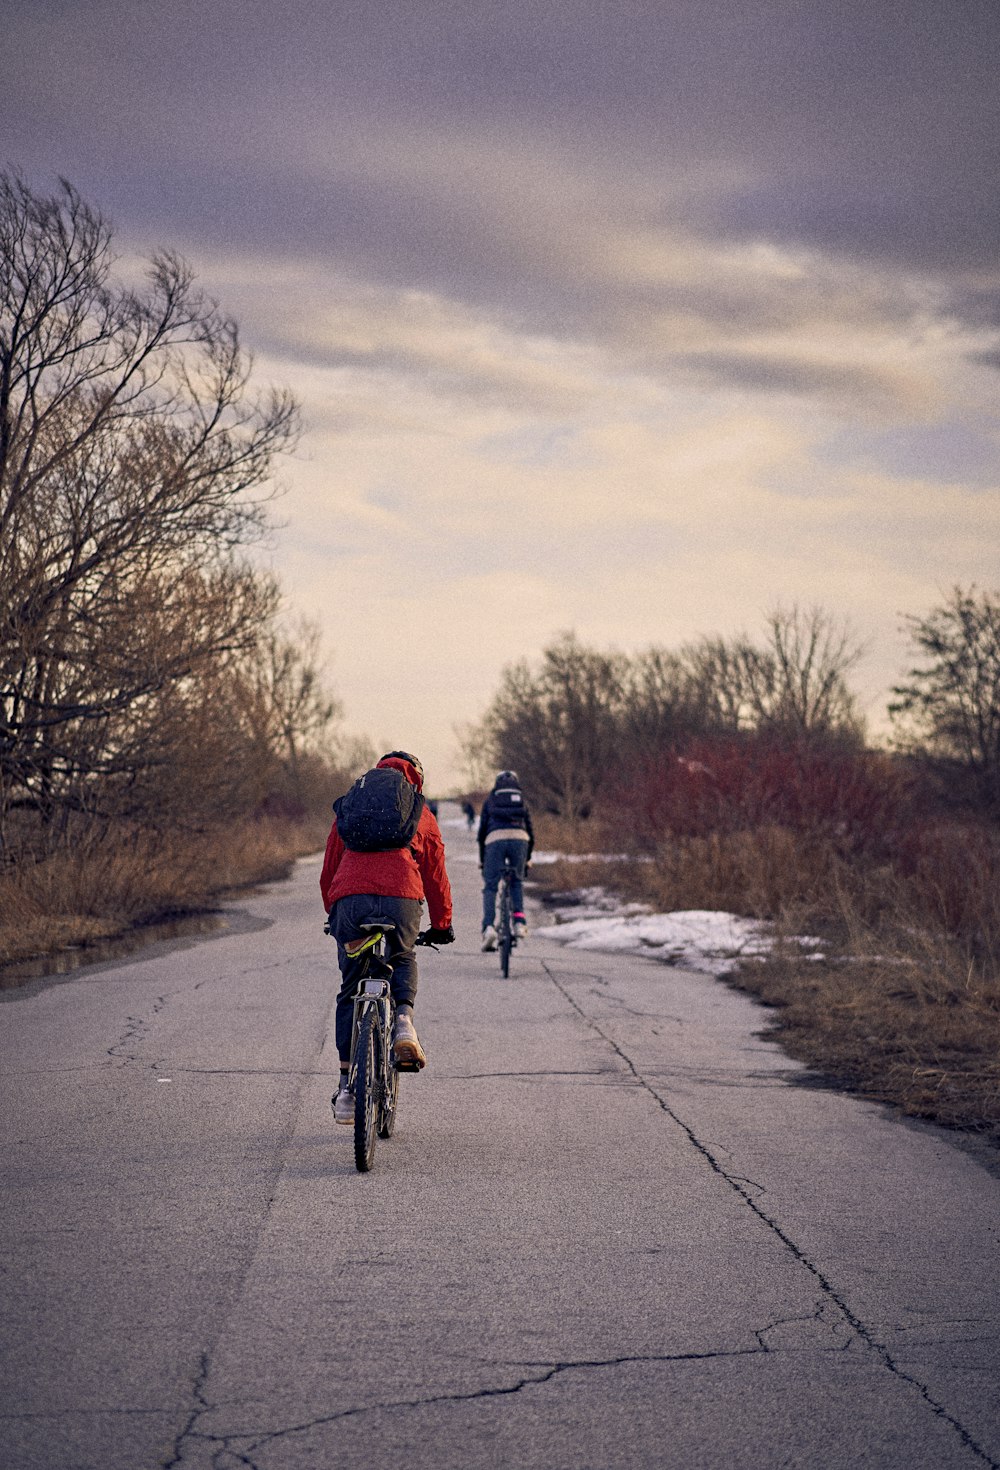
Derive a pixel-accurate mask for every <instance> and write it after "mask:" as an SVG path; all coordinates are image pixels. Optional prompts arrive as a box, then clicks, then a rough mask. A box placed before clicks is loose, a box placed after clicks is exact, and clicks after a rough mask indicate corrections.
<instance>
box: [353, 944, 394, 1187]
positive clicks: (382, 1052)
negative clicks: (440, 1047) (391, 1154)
mask: <svg viewBox="0 0 1000 1470" xmlns="http://www.w3.org/2000/svg"><path fill="white" fill-rule="evenodd" d="M363 927H366V926H363ZM370 928H371V933H370V934H369V936H368V937H367V938H366V939H364V940H361V941H355V943H354V944H353V945H348V946H346V947H347V949H348V953H350V954H351V955H352V957H355V958H356V957H358V956H360V955H362V954H365V953H367V955H368V964H367V971H368V972H370V971H371V970H372V969H373V968H374V969H375V970H376V973H375V974H374V975H372V974H371V973H366V975H365V977H364V978H363V979H362V980H360V981H359V984H358V988H357V990H356V991H355V994H354V1018H353V1024H352V1027H351V1057H350V1063H349V1066H348V1073H347V1077H348V1086H349V1087H350V1089H351V1091H352V1092H353V1094H354V1162H355V1164H356V1165H357V1167H358V1169H359V1170H360V1171H361V1172H362V1173H367V1171H368V1170H369V1169H370V1168H371V1166H372V1162H373V1160H374V1156H375V1139H376V1136H378V1137H379V1138H389V1137H391V1135H392V1130H393V1128H394V1127H395V1122H396V1106H397V1101H398V1093H399V1071H398V1068H397V1067H396V1065H395V1062H394V1060H393V1055H392V1031H393V1022H394V1020H395V1014H396V1007H395V1004H394V1003H393V999H392V993H391V991H390V988H389V981H390V980H391V978H392V966H391V965H390V963H389V962H388V960H387V959H386V957H385V936H386V929H387V926H383V925H372V926H370Z"/></svg>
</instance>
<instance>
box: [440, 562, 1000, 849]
mask: <svg viewBox="0 0 1000 1470" xmlns="http://www.w3.org/2000/svg"><path fill="white" fill-rule="evenodd" d="M907 624H908V629H909V634H910V639H911V644H912V647H913V650H914V655H915V659H916V662H915V663H914V664H913V666H912V667H911V668H910V669H909V670H908V671H907V672H906V674H905V675H904V677H903V678H902V679H901V681H900V683H899V684H898V685H897V686H895V687H894V688H893V690H892V701H891V703H890V704H889V711H888V712H889V715H890V719H891V722H892V729H893V739H892V748H893V750H894V751H895V753H896V755H897V757H899V758H903V759H905V760H906V761H907V762H909V763H910V765H911V768H913V769H915V770H919V771H921V772H922V773H924V774H925V775H927V776H928V777H929V778H930V779H931V781H932V782H933V783H934V785H935V788H936V790H937V792H938V793H939V794H940V795H943V796H946V797H948V798H949V799H951V800H953V801H958V802H960V803H962V804H964V805H965V806H971V807H974V808H977V809H978V810H980V811H985V812H988V813H992V814H996V812H997V811H998V810H1000V596H996V595H992V594H989V593H984V592H981V591H979V590H977V589H976V588H974V587H973V588H962V587H956V588H955V589H953V591H952V592H951V594H950V595H949V596H948V597H947V598H946V599H945V600H944V601H943V602H942V604H941V605H940V606H939V607H937V608H935V609H933V610H932V611H931V612H930V613H929V614H927V615H926V616H923V617H916V616H914V617H910V618H908V619H907ZM863 652H864V646H863V644H862V643H861V642H860V641H859V640H858V639H857V638H856V637H855V636H854V635H853V634H852V632H851V630H850V628H849V626H848V625H847V624H846V623H844V622H840V621H838V620H837V619H835V618H834V617H832V616H831V615H830V614H829V613H827V612H825V611H824V610H823V609H822V608H811V609H803V608H801V607H798V606H792V607H787V608H777V609H775V610H773V611H772V612H771V613H770V614H769V615H768V617H767V619H766V622H765V627H764V632H763V635H762V636H761V637H759V638H757V639H753V638H750V637H748V636H746V635H740V636H736V637H733V638H721V637H711V638H708V637H706V638H701V639H698V640H696V641H693V642H691V643H688V644H686V645H684V646H683V647H681V648H680V649H677V650H670V649H666V648H662V647H651V648H648V649H646V650H644V651H642V652H639V653H637V654H634V655H628V654H624V653H616V652H606V651H602V650H599V649H595V648H591V647H587V646H586V645H584V644H582V643H581V642H580V641H579V640H578V639H577V638H576V637H575V636H574V635H573V634H569V633H567V634H564V635H563V636H562V637H560V638H559V639H557V640H556V641H555V642H554V643H552V644H551V645H550V646H549V647H548V648H546V649H545V650H544V652H543V654H542V656H541V659H540V660H539V661H538V662H537V663H535V664H531V663H529V662H528V661H527V660H520V661H518V662H517V663H514V664H511V665H509V666H508V667H507V668H505V669H504V671H503V674H502V676H501V679H500V684H499V687H498V689H497V692H496V694H495V695H494V697H493V699H492V701H491V703H490V705H489V707H488V708H487V710H486V713H485V715H484V716H483V718H482V720H481V721H480V722H479V723H478V724H476V725H474V726H472V727H470V728H469V729H468V730H467V731H466V732H465V735H464V737H463V752H464V755H465V758H466V765H467V769H468V772H469V776H470V780H471V782H472V784H473V785H480V784H483V782H484V778H485V776H486V772H487V771H488V769H489V768H491V767H492V768H496V767H509V768H511V769H515V770H518V771H519V772H520V773H521V774H522V776H523V777H524V778H525V779H526V781H527V782H528V783H529V785H530V788H531V791H532V795H533V796H534V799H535V800H536V801H538V802H540V803H541V804H542V805H544V806H545V807H546V808H547V809H548V810H549V811H550V812H552V813H553V814H556V815H558V816H561V817H564V818H566V819H567V820H569V821H571V822H577V821H579V820H581V819H583V818H585V817H587V816H588V815H589V814H590V813H591V812H592V811H593V810H594V809H595V807H598V806H599V805H600V801H601V797H602V793H605V794H606V793H607V791H608V790H609V788H613V789H615V790H616V791H618V792H619V793H620V791H621V789H622V783H623V782H626V783H627V782H628V781H629V780H634V779H636V778H637V777H638V778H639V779H642V778H643V777H644V776H647V775H648V774H649V773H650V772H651V771H652V770H653V769H654V768H655V767H656V766H657V763H661V764H662V760H663V759H664V758H669V759H671V760H672V759H674V758H675V757H677V756H683V755H684V753H685V752H688V754H690V752H691V750H692V749H693V748H695V747H697V751H698V752H700V753H702V754H704V753H705V752H710V751H711V750H712V749H713V748H714V749H716V750H718V751H721V750H722V748H723V747H725V748H726V749H727V750H729V751H732V750H733V748H734V746H735V747H740V746H742V747H744V748H746V747H749V746H752V747H753V749H754V750H755V751H756V752H757V753H758V754H757V757H756V758H757V759H758V760H759V759H760V752H762V751H767V752H769V753H772V754H773V752H774V751H775V750H776V749H778V748H782V749H784V750H785V751H795V752H797V753H798V757H799V765H800V767H801V768H802V771H803V772H805V771H806V770H807V769H810V770H812V771H813V773H814V777H815V773H816V772H818V770H819V767H818V765H817V764H816V760H815V755H816V752H817V751H819V750H822V751H824V752H826V754H827V755H834V754H835V755H839V756H840V757H843V758H846V757H849V756H850V755H851V753H852V752H853V753H854V754H856V755H858V756H861V755H863V754H864V752H865V749H866V739H865V727H864V721H863V719H862V717H861V715H860V712H859V705H858V701H857V697H856V695H855V694H854V692H853V691H852V689H851V687H850V682H849V679H850V674H851V671H852V670H853V669H854V667H855V666H856V664H857V663H858V661H859V659H860V658H861V657H862V655H863ZM809 752H812V764H811V766H810V765H808V762H807V763H806V764H803V763H804V762H806V757H807V755H808V754H809ZM748 755H749V751H748ZM828 764H829V763H828ZM831 769H832V767H831ZM839 769H840V770H841V771H846V769H847V767H846V766H845V765H844V764H843V760H841V764H840V766H839ZM806 779H807V778H806V777H805V776H803V780H806ZM815 779H818V777H815ZM845 779H846V777H845Z"/></svg>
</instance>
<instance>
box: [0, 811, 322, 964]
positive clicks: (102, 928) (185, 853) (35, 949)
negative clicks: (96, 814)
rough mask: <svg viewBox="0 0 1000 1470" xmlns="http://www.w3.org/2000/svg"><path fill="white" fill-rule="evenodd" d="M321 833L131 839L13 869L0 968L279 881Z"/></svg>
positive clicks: (295, 830)
mask: <svg viewBox="0 0 1000 1470" xmlns="http://www.w3.org/2000/svg"><path fill="white" fill-rule="evenodd" d="M325 835H326V833H325V829H324V830H323V831H320V829H319V827H318V826H317V825H316V824H310V823H309V822H294V823H293V822H287V821H254V822H246V823H244V824H242V825H238V826H235V827H234V826H230V827H227V828H225V829H224V830H220V831H216V832H210V833H205V834H200V835H198V836H185V837H184V838H183V839H182V838H180V837H177V836H176V835H174V836H164V835H157V834H153V833H149V832H134V831H133V832H131V833H127V834H126V833H118V834H115V835H113V836H111V837H105V838H104V839H103V840H101V841H99V842H97V841H91V842H87V843H82V844H80V845H78V846H76V847H74V848H71V849H70V850H69V851H64V852H57V853H54V854H52V855H51V856H49V857H46V858H44V859H42V860H41V861H38V862H34V863H22V864H21V865H19V866H18V867H17V868H13V869H8V870H7V871H6V872H5V873H3V874H2V875H0V965H9V964H14V963H17V962H18V961H22V960H25V959H31V958H35V957H36V956H39V955H48V954H54V953H56V952H57V951H58V950H60V949H65V948H67V947H70V946H72V947H80V946H83V947H86V946H88V945H93V944H96V943H99V942H100V941H101V940H103V939H108V938H111V937H113V936H116V935H120V934H123V933H126V932H128V931H129V930H131V929H134V928H136V927H138V926H141V925H144V924H152V923H155V922H157V921H159V920H162V919H165V918H173V917H177V916H180V915H183V914H191V913H197V912H199V911H204V910H205V909H206V908H210V907H211V906H212V904H213V902H214V901H215V900H216V899H218V898H219V897H220V896H221V895H222V894H225V893H227V892H231V891H232V890H234V889H239V888H244V887H248V886H251V885H253V884H255V883H262V882H267V881H271V880H273V879H276V878H280V877H283V876H284V875H285V874H286V873H287V872H288V869H289V866H290V864H291V863H292V861H293V860H294V859H295V858H296V857H299V856H301V855H303V854H304V853H307V852H314V851H316V849H317V848H318V847H320V846H321V845H322V843H323V840H324V838H325Z"/></svg>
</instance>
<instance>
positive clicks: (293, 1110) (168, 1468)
mask: <svg viewBox="0 0 1000 1470" xmlns="http://www.w3.org/2000/svg"><path fill="white" fill-rule="evenodd" d="M335 1003H336V997H335V996H331V998H330V1004H329V1007H328V1009H327V1012H326V1015H325V1016H324V1018H323V1021H322V1024H321V1026H320V1027H319V1028H318V1030H317V1033H316V1034H315V1036H314V1045H315V1046H316V1047H317V1048H318V1052H317V1055H319V1054H322V1050H323V1048H324V1047H325V1045H326V1041H327V1037H328V1036H329V1032H330V1015H331V1012H332V1009H333V1007H334V1005H335ZM288 1075H289V1076H293V1077H297V1078H298V1079H299V1081H300V1083H301V1084H302V1085H301V1086H300V1087H299V1089H298V1090H297V1092H296V1095H295V1098H294V1100H292V1101H290V1102H289V1104H288V1116H287V1122H286V1124H285V1127H284V1130H283V1135H282V1137H281V1139H280V1140H279V1141H278V1142H277V1143H276V1144H275V1146H274V1149H273V1164H272V1167H271V1170H270V1178H269V1180H268V1181H267V1184H266V1188H265V1189H263V1190H262V1202H261V1210H260V1218H259V1220H258V1222H257V1228H256V1231H255V1238H254V1243H253V1245H252V1246H251V1247H250V1248H248V1249H247V1251H246V1254H245V1259H244V1261H243V1265H242V1269H241V1270H240V1272H239V1281H238V1282H237V1283H236V1284H235V1285H234V1287H233V1290H232V1300H233V1301H234V1302H235V1301H238V1300H239V1298H240V1294H241V1293H242V1291H243V1288H244V1287H245V1285H246V1281H247V1277H248V1276H249V1274H250V1272H251V1270H252V1269H253V1265H254V1262H255V1260H256V1258H257V1252H258V1249H259V1246H260V1240H261V1237H262V1236H263V1233H264V1231H265V1229H266V1228H267V1222H268V1220H269V1218H270V1215H271V1211H272V1209H273V1207H274V1204H275V1201H276V1199H277V1196H278V1181H279V1179H280V1178H281V1175H282V1172H283V1171H284V1168H285V1161H286V1158H287V1155H288V1153H289V1150H290V1147H291V1145H292V1141H293V1139H294V1137H295V1127H296V1121H297V1119H298V1116H299V1113H300V1111H301V1107H302V1095H303V1090H304V1088H305V1085H306V1081H307V1079H308V1078H309V1077H312V1076H316V1075H326V1074H322V1073H319V1074H317V1073H313V1072H298V1071H293V1072H291V1073H289V1074H288ZM231 1310H232V1309H231V1308H230V1313H231ZM225 1317H226V1313H223V1318H224V1319H225ZM224 1328H225V1321H224V1320H223V1321H220V1322H219V1325H218V1327H217V1328H216V1331H215V1334H214V1340H213V1346H214V1344H215V1343H218V1341H219V1339H220V1338H221V1336H222V1333H223V1331H224ZM211 1371H212V1347H209V1348H205V1349H203V1350H202V1351H201V1353H199V1355H198V1368H197V1371H196V1373H195V1375H194V1378H193V1379H192V1383H191V1400H192V1405H191V1409H190V1412H189V1414H188V1416H187V1419H186V1421H185V1423H184V1425H183V1426H182V1428H181V1429H180V1430H179V1431H178V1433H177V1435H176V1437H175V1439H174V1445H173V1452H172V1455H171V1458H170V1459H169V1460H164V1461H161V1464H160V1470H175V1467H176V1466H179V1465H183V1463H184V1453H185V1446H186V1445H187V1444H188V1443H189V1442H191V1441H193V1440H206V1439H207V1440H208V1441H209V1442H212V1443H214V1442H216V1440H215V1437H213V1436H209V1435H205V1434H203V1433H201V1431H199V1429H198V1428H197V1425H198V1421H199V1420H200V1419H201V1418H202V1416H203V1415H205V1414H208V1413H211V1412H212V1411H213V1410H214V1409H215V1408H216V1405H215V1404H213V1403H211V1402H210V1400H209V1399H208V1396H207V1387H208V1380H209V1377H210V1375H211ZM223 1449H224V1450H225V1452H226V1453H227V1454H235V1455H236V1460H235V1463H237V1464H242V1465H245V1466H247V1467H249V1470H253V1465H252V1462H251V1461H249V1460H244V1459H242V1458H241V1457H240V1456H239V1454H238V1453H237V1452H231V1451H229V1450H228V1447H226V1446H224V1447H223ZM220 1453H221V1451H220ZM212 1458H213V1463H218V1461H217V1456H216V1455H215V1454H213V1457H212Z"/></svg>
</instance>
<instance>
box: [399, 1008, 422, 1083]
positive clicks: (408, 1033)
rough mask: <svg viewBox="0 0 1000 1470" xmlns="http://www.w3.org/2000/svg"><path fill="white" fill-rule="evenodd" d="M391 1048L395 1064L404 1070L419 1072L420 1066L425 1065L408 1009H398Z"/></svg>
mask: <svg viewBox="0 0 1000 1470" xmlns="http://www.w3.org/2000/svg"><path fill="white" fill-rule="evenodd" d="M392 1050H393V1054H394V1056H395V1058H396V1066H397V1067H402V1068H403V1069H404V1070H406V1071H417V1072H419V1070H420V1068H421V1067H426V1065H427V1058H426V1057H425V1056H424V1049H423V1047H422V1046H421V1045H420V1042H419V1040H418V1039H417V1030H416V1027H415V1026H414V1024H413V1017H412V1016H411V1015H410V1013H409V1011H400V1012H399V1014H398V1015H397V1016H396V1025H395V1027H394V1029H393V1033H392Z"/></svg>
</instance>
